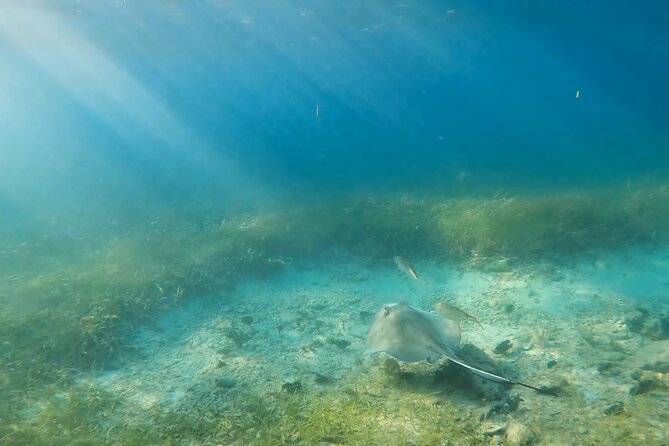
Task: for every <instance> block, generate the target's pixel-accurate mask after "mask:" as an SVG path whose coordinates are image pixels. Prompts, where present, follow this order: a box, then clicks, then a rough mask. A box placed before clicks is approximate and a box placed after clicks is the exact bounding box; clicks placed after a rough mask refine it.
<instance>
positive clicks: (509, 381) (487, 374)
mask: <svg viewBox="0 0 669 446" xmlns="http://www.w3.org/2000/svg"><path fill="white" fill-rule="evenodd" d="M444 355H445V356H446V357H447V358H448V359H450V360H451V361H453V362H454V363H456V364H458V365H460V366H462V367H464V368H466V369H469V370H470V371H471V372H472V373H474V374H475V375H478V376H480V377H481V378H483V379H487V380H488V381H493V382H496V383H502V384H516V385H519V386H523V387H527V388H528V389H532V390H536V391H537V392H539V393H544V394H547V395H552V396H555V397H557V394H555V393H553V392H550V391H548V390H544V389H540V388H538V387H534V386H531V385H529V384H525V383H521V382H520V381H514V380H512V379H509V378H505V377H503V376H500V375H495V374H494V373H491V372H486V371H485V370H482V369H479V368H477V367H474V366H473V365H469V364H467V363H466V362H465V361H463V360H462V359H460V358H458V357H457V356H456V355H455V354H453V353H451V352H444Z"/></svg>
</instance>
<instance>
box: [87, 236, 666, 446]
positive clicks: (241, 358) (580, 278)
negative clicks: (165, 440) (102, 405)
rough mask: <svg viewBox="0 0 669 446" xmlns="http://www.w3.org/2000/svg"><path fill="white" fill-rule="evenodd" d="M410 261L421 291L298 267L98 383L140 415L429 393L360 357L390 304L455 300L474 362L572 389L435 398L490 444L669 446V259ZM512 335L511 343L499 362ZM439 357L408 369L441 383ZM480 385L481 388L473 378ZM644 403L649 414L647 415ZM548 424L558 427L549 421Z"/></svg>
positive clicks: (343, 270) (640, 253)
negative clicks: (501, 404)
mask: <svg viewBox="0 0 669 446" xmlns="http://www.w3.org/2000/svg"><path fill="white" fill-rule="evenodd" d="M410 260H411V261H412V262H413V263H414V267H415V268H416V270H417V271H418V273H419V274H420V275H421V281H415V280H413V279H411V278H409V277H408V276H407V275H406V274H404V273H403V272H401V271H399V270H398V269H397V267H396V266H395V264H394V262H393V260H392V259H365V258H359V257H352V256H349V255H347V254H344V253H340V252H335V251H333V252H329V253H324V254H323V255H321V256H319V257H318V258H313V259H302V260H299V261H298V260H295V261H292V262H291V263H290V264H288V265H287V266H286V268H285V270H284V271H283V272H282V273H280V274H277V275H274V276H270V277H267V278H265V279H263V280H258V279H254V280H248V281H244V282H242V283H240V284H239V285H238V286H237V287H236V288H235V289H234V290H227V291H221V292H212V293H211V294H210V295H206V296H201V297H199V298H195V299H193V300H192V301H190V303H188V304H187V305H186V306H185V307H183V308H175V309H174V310H171V311H170V312H168V313H167V314H165V315H164V316H162V317H161V318H160V319H158V320H157V321H156V322H155V323H154V324H152V325H151V326H147V327H145V328H143V329H141V330H140V331H139V332H138V334H137V337H136V340H135V341H134V343H133V347H135V348H137V349H138V351H139V352H140V354H139V355H136V356H135V357H134V359H132V361H129V363H126V364H123V366H121V367H119V368H118V369H116V370H113V371H106V372H103V373H101V374H99V375H97V376H91V377H89V378H86V379H89V380H92V381H94V382H95V384H97V385H101V386H103V387H104V388H106V389H108V390H111V391H113V392H114V394H116V395H118V396H119V397H120V398H122V400H123V401H124V402H125V403H124V406H123V411H124V417H126V418H128V419H132V418H133V417H137V419H140V418H141V417H142V416H143V414H144V413H148V412H150V411H151V410H153V409H156V408H159V409H160V410H172V411H179V410H183V411H188V410H189V407H192V406H193V405H202V404H225V399H226V398H236V397H239V395H240V394H239V393H238V392H239V391H240V390H241V389H243V390H244V391H250V392H255V393H257V394H259V395H263V394H266V393H267V394H269V393H275V394H276V393H277V392H279V393H280V392H283V391H286V387H285V385H286V384H287V383H288V384H290V383H295V382H299V383H300V384H301V389H300V391H301V392H319V391H321V390H322V389H324V388H328V389H330V390H332V389H333V388H334V389H336V388H337V387H340V388H344V387H346V386H348V385H355V386H358V387H360V386H364V383H365V381H366V380H370V381H377V382H378V381H379V380H382V382H385V384H384V385H386V386H395V387H397V386H403V388H405V389H406V391H407V392H412V389H411V386H412V385H420V383H418V384H414V381H412V380H411V379H405V380H402V379H397V377H395V378H393V377H392V376H390V375H389V372H388V371H387V369H388V367H385V368H384V367H382V366H381V364H382V361H383V358H384V357H386V355H385V354H376V355H370V356H364V357H361V352H362V351H363V349H364V347H365V338H366V336H367V330H368V328H369V326H370V324H371V323H372V320H373V318H374V314H375V312H376V311H377V310H378V309H379V308H380V307H381V305H383V304H385V303H392V302H407V303H409V304H411V305H413V306H415V307H418V308H421V309H425V310H431V309H432V304H433V303H434V302H436V301H437V300H440V299H445V300H447V301H448V302H450V303H452V304H454V305H457V306H458V307H460V308H462V309H463V310H465V311H466V312H468V313H470V314H472V315H474V316H476V317H477V318H478V319H479V320H480V322H481V323H482V324H483V326H484V327H485V329H484V330H482V329H481V328H480V327H478V326H477V325H476V324H475V323H472V322H468V321H465V322H463V323H462V329H463V334H462V344H463V346H467V347H464V350H465V351H463V352H462V353H463V356H464V357H465V358H469V359H470V361H471V362H474V363H475V362H477V359H478V360H481V359H484V360H485V362H486V363H485V364H481V365H483V366H485V368H488V369H491V368H492V369H494V370H496V371H498V372H500V373H501V374H504V375H506V376H508V377H510V378H513V379H516V380H519V381H523V382H527V383H530V384H533V385H537V386H547V387H551V388H552V389H554V390H556V391H557V392H558V393H559V394H560V396H559V397H558V398H554V397H551V396H546V395H541V394H538V393H536V392H533V391H532V390H530V389H526V388H522V387H519V386H514V387H512V388H508V389H507V388H503V387H501V386H498V385H497V384H493V383H485V384H481V386H482V389H484V390H483V392H482V393H466V392H465V393H464V394H463V393H461V392H460V393H459V392H458V391H457V390H458V389H453V388H452V386H453V384H449V382H448V379H446V380H445V382H444V383H443V392H440V391H439V390H437V391H436V392H432V395H430V397H431V398H435V397H436V398H444V399H448V398H455V399H457V400H458V403H459V404H460V405H462V406H463V407H469V408H473V409H477V410H479V412H480V413H481V414H486V413H487V414H489V416H484V415H482V417H481V422H480V433H481V435H482V436H484V438H485V439H486V441H489V442H490V443H491V444H501V443H509V444H551V441H549V440H547V439H548V438H562V439H568V441H566V440H565V441H564V442H562V441H561V442H558V443H557V444H580V443H581V442H587V441H586V440H587V439H588V438H589V436H596V435H599V436H600V437H601V439H602V440H603V439H604V437H605V432H606V429H607V427H606V426H607V425H619V424H621V423H624V422H631V423H633V425H634V428H633V431H632V432H631V433H629V436H628V440H629V441H628V443H629V444H634V443H635V442H638V441H641V442H643V443H646V444H669V415H668V414H669V340H668V339H666V338H667V337H669V334H668V333H667V331H669V326H668V324H669V319H668V314H669V249H661V250H660V249H653V250H650V249H641V248H638V249H628V250H626V251H624V252H618V253H609V254H607V253H602V254H589V255H583V256H581V257H579V258H576V259H569V260H564V261H560V262H546V263H540V264H534V265H531V266H527V265H519V264H514V262H513V260H511V261H510V263H509V265H508V267H505V268H493V269H495V270H500V269H501V270H502V271H490V269H487V270H486V269H478V268H476V267H472V268H462V267H461V266H455V265H452V264H450V263H446V262H445V263H439V262H435V261H422V260H421V259H419V258H416V259H410ZM505 340H509V341H510V342H511V348H510V349H509V350H508V351H506V352H504V353H495V352H494V349H495V348H496V346H498V344H500V343H501V342H503V341H505ZM468 345H473V346H475V347H476V348H477V349H480V350H481V351H482V352H483V353H484V354H485V355H484V356H481V353H480V352H476V349H473V348H472V347H471V346H468ZM467 349H469V350H470V354H467ZM471 351H474V353H476V354H474V355H473V356H472V354H471ZM485 356H487V357H488V358H485ZM472 357H473V358H474V359H472ZM491 361H492V362H491ZM443 362H444V360H443V359H442V360H441V361H439V362H438V363H437V364H428V363H426V362H424V363H418V364H401V367H402V370H403V371H404V372H411V373H417V374H419V375H421V374H423V375H425V376H432V374H434V373H436V372H437V370H439V368H440V366H441V365H443ZM391 369H392V368H391ZM405 376H408V375H405ZM477 382H480V383H483V381H482V380H480V379H479V378H475V380H473V381H472V383H477ZM449 386H450V387H449ZM381 388H383V387H381ZM437 388H438V387H437ZM491 389H492V390H491ZM486 392H487V393H486ZM221 394H222V395H223V397H221ZM435 394H436V395H435ZM226 395H227V396H226ZM362 395H363V398H364V392H363V394H362ZM509 395H511V396H514V395H518V396H520V397H521V398H522V399H518V398H516V401H517V402H519V403H518V407H517V408H513V409H511V410H507V411H502V413H500V414H494V413H492V412H491V411H490V407H493V406H494V404H495V402H496V400H498V399H500V398H507V399H508V398H509ZM417 397H420V395H418V396H417ZM370 398H371V396H370ZM207 400H210V401H208V402H207ZM639 401H641V402H642V403H643V402H645V403H648V404H642V403H639ZM642 407H651V408H652V410H650V411H647V412H644V413H642V414H639V416H637V417H636V418H635V413H634V411H635V410H642V409H638V408H642ZM410 418H411V415H409V416H408V419H407V417H405V419H406V422H407V423H410V422H411V420H410ZM542 420H546V421H547V422H550V423H547V424H546V427H543V426H542V424H541V423H542ZM396 422H398V421H396ZM607 423H610V424H607ZM519 424H520V426H521V427H522V426H523V424H525V425H527V428H528V429H531V430H532V432H533V434H532V436H530V437H527V438H524V437H522V435H523V434H522V432H524V431H523V429H525V427H522V428H521V429H520V431H521V434H518V432H517V431H518V425H519ZM512 425H513V426H515V427H513V428H511V427H510V426H512ZM545 429H559V430H561V432H553V433H552V434H551V433H550V432H547V431H545ZM525 430H527V429H525ZM512 431H513V432H512ZM417 435H419V433H417ZM513 435H516V436H518V435H520V437H521V438H513ZM602 436H604V437H602ZM592 439H594V437H593V438H591V440H592ZM344 443H345V439H344Z"/></svg>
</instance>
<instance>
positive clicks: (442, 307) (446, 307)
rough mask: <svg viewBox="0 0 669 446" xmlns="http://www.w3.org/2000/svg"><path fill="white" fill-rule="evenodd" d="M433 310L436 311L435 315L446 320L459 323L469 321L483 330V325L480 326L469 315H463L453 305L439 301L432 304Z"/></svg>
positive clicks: (463, 313)
mask: <svg viewBox="0 0 669 446" xmlns="http://www.w3.org/2000/svg"><path fill="white" fill-rule="evenodd" d="M434 309H435V310H437V313H439V314H441V315H442V316H444V317H445V318H446V319H450V320H453V321H455V322H461V321H464V320H465V319H470V320H472V321H474V322H476V323H477V324H479V327H481V329H483V330H485V329H484V328H483V325H481V323H480V322H479V320H478V319H476V318H475V317H474V316H472V315H471V314H467V313H465V312H464V311H462V310H461V309H459V308H458V307H456V306H454V305H451V304H449V303H446V302H444V301H441V302H437V303H436V304H434Z"/></svg>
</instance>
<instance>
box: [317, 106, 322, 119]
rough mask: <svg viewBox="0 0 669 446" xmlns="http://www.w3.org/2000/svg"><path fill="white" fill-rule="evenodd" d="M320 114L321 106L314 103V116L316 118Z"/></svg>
mask: <svg viewBox="0 0 669 446" xmlns="http://www.w3.org/2000/svg"><path fill="white" fill-rule="evenodd" d="M320 115H321V106H320V105H318V104H316V117H317V118H318V117H319V116H320Z"/></svg>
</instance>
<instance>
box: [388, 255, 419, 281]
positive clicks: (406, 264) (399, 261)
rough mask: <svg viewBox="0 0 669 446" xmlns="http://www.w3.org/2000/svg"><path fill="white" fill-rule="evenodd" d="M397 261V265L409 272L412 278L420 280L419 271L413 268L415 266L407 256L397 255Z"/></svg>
mask: <svg viewBox="0 0 669 446" xmlns="http://www.w3.org/2000/svg"><path fill="white" fill-rule="evenodd" d="M394 259H395V263H396V264H397V267H398V268H399V269H401V270H402V271H404V272H405V273H407V274H408V275H409V276H410V277H411V278H412V279H416V280H418V279H419V277H418V273H417V272H416V270H415V269H413V266H411V263H409V262H408V261H407V260H406V259H405V258H403V257H400V256H395V257H394Z"/></svg>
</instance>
